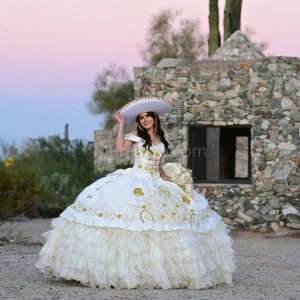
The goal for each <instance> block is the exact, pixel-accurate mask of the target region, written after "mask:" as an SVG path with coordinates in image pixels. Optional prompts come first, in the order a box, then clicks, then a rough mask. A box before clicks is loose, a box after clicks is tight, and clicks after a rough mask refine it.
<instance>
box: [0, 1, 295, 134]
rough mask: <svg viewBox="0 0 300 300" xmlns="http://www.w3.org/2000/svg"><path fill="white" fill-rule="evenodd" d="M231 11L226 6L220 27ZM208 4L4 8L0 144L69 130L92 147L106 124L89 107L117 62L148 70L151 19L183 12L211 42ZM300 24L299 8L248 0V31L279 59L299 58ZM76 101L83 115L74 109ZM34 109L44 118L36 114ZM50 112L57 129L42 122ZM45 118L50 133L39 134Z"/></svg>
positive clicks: (13, 4)
mask: <svg viewBox="0 0 300 300" xmlns="http://www.w3.org/2000/svg"><path fill="white" fill-rule="evenodd" d="M224 3H225V0H221V1H220V17H221V23H222V15H223V9H224ZM208 4H209V0H0V20H1V26H0V43H1V46H0V85H1V89H0V104H1V106H2V108H3V109H2V114H1V115H2V116H1V115H0V116H1V118H0V138H2V139H7V140H20V139H24V138H26V137H28V136H41V135H43V134H44V135H49V134H55V133H60V132H61V131H62V130H61V127H62V125H63V124H64V123H65V122H69V123H71V124H70V127H71V130H72V128H73V130H74V137H79V138H87V139H92V134H93V129H96V128H97V124H98V122H99V120H98V119H99V117H94V116H91V115H90V114H89V113H88V112H87V110H86V108H85V103H87V102H88V101H89V100H90V95H91V93H92V90H93V81H94V79H95V77H96V75H97V74H99V73H100V72H101V70H103V68H105V67H106V66H108V65H109V64H110V63H113V62H116V63H117V64H119V65H122V66H125V67H127V68H128V70H129V71H130V72H132V68H133V67H134V66H142V65H143V61H142V60H141V57H140V54H139V50H138V47H137V45H138V44H140V45H142V44H144V42H145V36H146V32H147V28H148V25H149V21H150V19H151V16H152V15H153V14H157V13H158V12H159V10H160V9H162V8H171V7H172V8H175V9H180V10H181V11H182V15H181V16H182V18H190V19H196V18H197V19H199V20H200V21H201V28H202V32H203V33H204V34H207V33H208ZM299 20H300V1H299V0H288V1H287V0H244V3H243V10H242V28H245V27H246V26H250V27H252V28H253V29H255V30H256V32H257V34H256V35H255V37H254V38H255V40H257V41H263V40H264V41H267V42H268V43H269V47H268V50H267V53H271V54H272V55H283V56H298V57H300V42H299V32H300V30H299V29H300V25H299V24H300V21H299ZM75 101H77V102H78V103H77V104H76V105H78V111H76V113H75V111H73V110H74V107H73V106H70V105H72V103H73V104H74V102H75ZM34 103H35V104H37V107H40V108H41V110H39V109H38V108H37V109H36V110H34V109H32V107H33V106H32V104H34ZM43 103H45V106H43V105H44V104H43ZM51 103H52V104H53V107H52V106H51ZM26 104H29V105H26ZM27 106H28V107H27ZM20 107H22V110H27V113H26V114H25V115H26V116H27V117H26V118H27V119H28V116H35V117H36V123H34V122H33V125H30V126H31V127H30V126H29V125H28V126H27V125H26V120H27V119H26V118H25V119H24V117H22V115H20V114H19V110H21V108H20ZM29 107H31V108H29ZM43 107H44V108H45V107H47V112H48V115H47V116H48V117H49V118H50V117H51V118H52V119H55V120H56V122H55V124H57V127H56V126H53V121H51V120H52V119H47V116H45V115H43V114H44V113H45V112H44V111H43V110H42V108H43ZM51 107H52V108H51ZM79 107H81V108H79ZM29 109H31V110H29ZM58 109H60V110H64V111H65V112H66V115H67V116H68V117H66V118H63V116H62V118H61V119H58V117H57V116H58V115H59V116H60V115H63V114H60V113H57V110H58ZM4 111H5V114H4V113H3V112H4ZM45 111H46V109H45ZM67 111H69V115H68V113H67ZM74 115H76V116H81V120H80V122H81V123H82V124H85V126H86V127H85V129H84V130H83V129H80V128H82V125H81V127H80V128H79V126H78V128H77V127H76V126H77V123H78V122H77V121H76V120H77V119H76V120H75V119H74V118H73V116H74ZM40 118H42V119H43V121H44V122H43V124H44V127H43V128H40V131H39V130H37V127H41V126H37V124H39V125H40V124H41V122H40V121H39V120H40ZM72 118H73V119H72ZM16 119H17V120H18V122H16ZM18 124H20V125H18ZM50 124H51V126H50ZM18 126H21V127H20V128H19V127H18Z"/></svg>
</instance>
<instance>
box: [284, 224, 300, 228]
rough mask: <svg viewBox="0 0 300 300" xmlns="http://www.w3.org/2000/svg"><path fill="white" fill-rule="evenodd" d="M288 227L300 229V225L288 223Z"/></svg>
mask: <svg viewBox="0 0 300 300" xmlns="http://www.w3.org/2000/svg"><path fill="white" fill-rule="evenodd" d="M286 226H287V227H291V228H294V229H300V224H294V223H287V224H286Z"/></svg>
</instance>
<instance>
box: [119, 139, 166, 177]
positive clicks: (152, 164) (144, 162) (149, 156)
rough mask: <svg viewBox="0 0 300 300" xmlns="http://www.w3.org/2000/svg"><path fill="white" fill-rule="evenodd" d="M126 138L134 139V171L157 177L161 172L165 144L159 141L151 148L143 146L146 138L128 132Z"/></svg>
mask: <svg viewBox="0 0 300 300" xmlns="http://www.w3.org/2000/svg"><path fill="white" fill-rule="evenodd" d="M125 139H128V140H131V141H134V142H135V144H134V146H133V150H134V158H135V159H134V165H133V168H132V171H133V172H138V173H141V174H144V175H147V176H150V177H151V178H157V177H159V176H160V174H159V162H160V159H161V157H162V156H163V154H164V151H165V145H164V144H163V143H159V144H157V145H152V146H151V147H150V150H151V151H150V150H148V149H147V148H145V147H143V145H144V143H145V142H144V140H143V139H142V138H140V137H138V136H135V135H133V134H126V136H125Z"/></svg>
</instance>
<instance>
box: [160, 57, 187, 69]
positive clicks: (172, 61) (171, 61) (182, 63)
mask: <svg viewBox="0 0 300 300" xmlns="http://www.w3.org/2000/svg"><path fill="white" fill-rule="evenodd" d="M156 66H157V67H158V68H174V67H188V66H189V63H188V62H187V61H186V60H185V59H176V58H164V59H162V60H161V61H160V62H159V63H158V64H157V65H156Z"/></svg>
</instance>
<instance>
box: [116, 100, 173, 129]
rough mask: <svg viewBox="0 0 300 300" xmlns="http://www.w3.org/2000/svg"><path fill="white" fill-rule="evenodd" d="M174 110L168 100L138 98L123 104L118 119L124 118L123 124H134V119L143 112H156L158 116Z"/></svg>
mask: <svg viewBox="0 0 300 300" xmlns="http://www.w3.org/2000/svg"><path fill="white" fill-rule="evenodd" d="M173 108H174V106H173V104H172V102H171V101H170V100H166V99H163V98H159V97H145V98H139V99H136V100H133V101H130V102H128V103H127V104H125V105H124V106H123V107H122V108H121V109H120V111H119V114H120V117H125V121H124V122H125V123H134V122H135V121H136V117H137V116H138V115H139V114H141V113H143V112H148V111H149V112H150V111H153V112H156V113H157V114H158V115H159V116H161V115H164V114H166V113H168V112H170V111H171V110H172V109H173Z"/></svg>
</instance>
